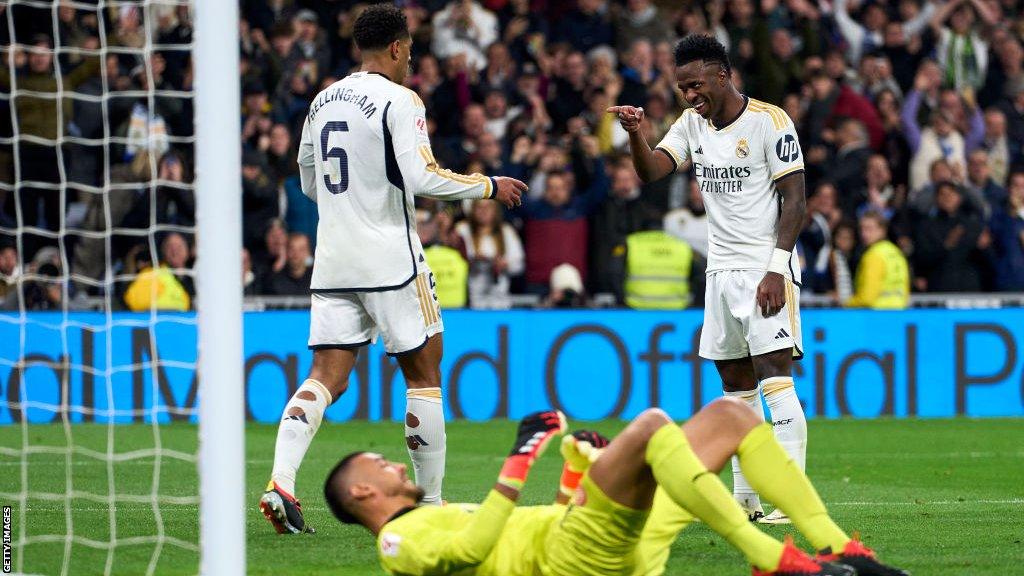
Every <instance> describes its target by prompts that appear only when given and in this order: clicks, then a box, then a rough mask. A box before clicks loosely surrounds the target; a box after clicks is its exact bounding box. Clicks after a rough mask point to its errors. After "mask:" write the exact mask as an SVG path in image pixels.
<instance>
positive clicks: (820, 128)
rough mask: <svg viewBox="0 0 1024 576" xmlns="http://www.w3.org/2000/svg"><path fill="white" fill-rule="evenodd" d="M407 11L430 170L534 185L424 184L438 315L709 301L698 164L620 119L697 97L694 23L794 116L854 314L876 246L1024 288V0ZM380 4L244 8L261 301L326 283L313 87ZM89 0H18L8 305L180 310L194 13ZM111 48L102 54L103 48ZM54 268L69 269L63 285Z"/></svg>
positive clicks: (269, 2)
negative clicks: (305, 167) (679, 59)
mask: <svg viewBox="0 0 1024 576" xmlns="http://www.w3.org/2000/svg"><path fill="white" fill-rule="evenodd" d="M398 4H399V5H400V6H402V7H403V9H404V11H405V13H406V15H407V18H408V22H409V28H410V30H411V32H412V37H413V40H414V44H413V74H411V76H410V79H409V81H408V85H409V88H411V89H413V90H415V91H416V92H417V93H418V94H419V95H420V97H421V98H422V99H423V101H424V102H425V103H426V107H427V117H428V119H429V131H430V134H431V140H432V144H433V148H434V155H435V156H436V157H437V159H438V161H439V163H441V164H442V165H443V166H444V167H446V168H450V169H452V170H455V171H458V172H463V173H472V172H481V173H485V174H492V175H508V176H513V177H516V178H519V179H521V180H524V181H526V182H527V183H529V185H530V191H529V194H528V197H527V198H526V199H525V202H524V205H523V206H522V207H521V208H519V209H517V210H512V211H505V210H503V209H502V208H501V207H500V206H499V205H498V204H497V203H493V202H460V203H453V204H444V203H439V202H435V201H431V200H425V199H421V200H420V201H418V203H417V224H418V231H419V235H420V238H421V240H422V241H423V243H424V245H425V246H428V253H429V255H430V259H431V267H432V269H433V270H434V273H435V275H436V276H437V280H438V284H439V297H440V298H441V300H442V305H443V306H448V307H452V306H456V307H457V306H472V307H476V308H505V307H508V306H510V305H511V304H512V303H513V302H514V301H515V298H514V295H516V294H535V295H537V296H538V298H539V299H540V301H541V302H542V305H545V306H554V307H563V306H570V307H571V306H585V305H587V304H588V303H589V302H590V299H591V297H592V296H593V295H595V294H607V295H612V296H610V297H608V298H614V301H615V302H617V303H619V304H624V305H625V304H628V305H630V306H633V307H637V308H646V307H649V308H681V307H685V306H688V305H700V304H701V299H702V296H703V287H702V284H703V266H704V257H705V255H706V252H707V224H706V215H705V212H704V206H703V202H702V200H701V196H700V194H699V192H698V191H697V189H696V183H695V181H694V179H693V177H692V174H691V173H690V171H689V170H688V169H686V168H682V169H681V170H680V171H679V172H678V173H676V174H674V175H673V176H672V177H670V178H666V179H664V180H662V181H660V182H657V183H653V184H649V185H641V182H640V180H639V179H638V177H637V175H636V173H635V171H634V170H633V167H632V164H631V162H630V160H629V156H628V145H627V136H626V133H625V132H624V131H622V129H621V128H620V127H619V126H618V124H617V122H616V120H615V118H614V117H613V116H612V115H610V114H606V113H605V112H604V110H605V108H606V107H608V106H610V105H614V104H629V105H634V106H643V107H644V109H645V112H646V117H647V122H646V123H645V124H644V125H643V126H642V129H643V131H644V133H645V135H646V137H647V140H648V142H650V143H651V145H652V146H653V145H654V144H656V143H657V142H658V141H659V140H660V139H661V137H662V136H663V135H664V134H665V133H666V131H667V130H668V129H669V127H670V125H671V124H672V122H673V121H674V120H675V119H676V117H677V116H678V115H679V114H680V113H681V112H682V110H683V109H684V108H685V107H686V103H685V101H684V100H683V99H682V95H681V93H680V92H679V91H678V90H677V89H676V88H675V79H674V68H675V67H674V61H673V46H674V43H675V42H676V40H678V39H679V38H681V37H682V36H683V35H685V34H688V33H693V32H698V33H706V34H711V35H714V36H715V37H716V38H717V39H718V40H720V41H721V42H722V43H723V44H724V45H725V46H726V47H727V48H728V51H729V54H730V57H731V59H732V63H733V80H734V82H735V83H736V85H737V86H738V87H739V89H740V90H741V91H742V92H744V93H746V94H748V95H750V96H751V97H754V98H758V99H760V100H764V101H767V102H770V103H772V104H776V105H778V106H780V107H781V108H783V109H784V110H785V111H786V112H787V113H788V114H789V116H790V117H791V118H792V119H793V121H794V122H795V123H796V126H797V127H798V131H799V134H800V138H801V144H802V147H803V152H804V155H805V161H806V169H807V170H806V183H807V194H808V214H807V220H806V225H805V229H804V231H803V232H802V234H801V235H800V238H799V242H798V248H797V249H798V250H799V252H800V256H801V259H802V262H803V280H804V293H805V294H807V293H814V294H821V295H828V296H829V297H831V298H833V300H834V302H835V303H836V304H839V305H843V304H850V305H857V304H858V303H859V305H864V303H863V301H862V299H858V298H855V297H854V291H855V289H856V287H855V283H854V278H855V277H856V275H857V270H858V266H859V264H860V263H861V260H862V255H863V254H864V252H865V250H866V249H867V248H868V247H869V246H871V245H872V244H874V243H876V242H879V241H882V240H885V239H888V240H890V241H891V242H892V243H893V244H894V245H895V246H897V247H898V249H899V250H898V251H897V253H898V254H902V256H903V258H905V260H906V262H907V264H908V265H909V270H910V278H911V280H910V282H911V285H912V289H913V290H914V291H915V292H982V291H1024V155H1022V144H1024V46H1022V40H1021V38H1022V36H1024V2H1021V1H1018V0H944V1H931V0H874V1H858V0H834V1H832V2H829V1H828V0H818V1H815V0H727V1H710V2H705V3H698V2H685V1H674V2H669V1H652V0H614V1H613V0H575V1H572V0H566V1H564V2H563V1H554V0H482V1H472V0H408V1H403V2H399V3H398ZM365 5H366V4H364V3H360V2H353V1H349V0H242V2H241V4H240V6H241V16H242V21H241V23H240V32H241V44H240V46H239V50H240V53H241V66H240V70H239V74H240V77H241V86H242V93H241V105H242V118H241V121H242V133H241V134H240V140H241V144H242V148H243V158H242V164H243V169H242V187H243V207H244V238H243V241H244V246H245V249H246V250H245V253H244V254H243V255H242V258H243V267H244V274H245V279H244V283H245V293H246V294H247V295H297V296H301V295H304V294H308V289H309V279H310V274H311V266H312V260H313V253H314V249H315V242H316V222H317V216H316V206H315V204H313V203H311V202H309V201H308V200H307V199H306V198H305V197H304V196H303V195H302V192H301V190H300V187H299V179H298V168H297V166H296V163H295V155H296V146H297V141H298V135H299V132H300V129H301V126H302V122H303V118H304V116H305V114H306V112H307V109H308V106H309V104H310V102H311V100H312V98H313V97H314V96H315V94H316V93H317V92H318V91H320V90H321V89H323V88H325V87H326V86H328V85H330V84H331V83H333V82H335V81H337V80H338V79H340V78H342V77H344V76H345V75H346V74H348V73H349V72H351V71H355V70H356V69H358V66H359V54H358V51H357V50H355V48H354V46H353V43H352V40H351V34H352V25H353V22H354V20H355V18H356V16H357V15H358V14H359V12H360V10H361V9H363V8H364V7H365ZM76 6H79V8H76V7H73V6H72V5H70V4H62V5H60V6H59V8H57V9H54V10H50V9H40V8H35V7H32V6H24V5H15V6H14V7H12V8H7V10H11V11H12V13H11V14H6V13H3V14H2V15H3V20H4V21H8V22H9V23H10V24H11V25H10V26H0V44H2V45H3V46H4V49H3V66H0V89H2V91H3V93H4V94H3V100H2V101H0V108H3V110H0V182H2V183H3V184H2V185H0V205H2V210H0V302H3V301H4V300H5V297H6V305H7V306H8V307H14V308H17V307H18V305H19V304H18V300H17V294H16V292H17V291H16V290H14V286H15V285H16V283H17V281H18V278H19V276H23V275H26V274H28V276H24V278H33V279H34V280H32V281H26V282H25V290H24V291H23V292H24V294H25V305H26V306H27V307H29V308H33V309H46V308H60V307H61V305H62V299H67V298H71V299H74V298H79V297H86V296H93V297H95V296H101V295H108V296H109V297H110V301H111V302H113V303H114V305H115V306H127V307H129V308H132V309H148V307H149V305H150V301H149V299H150V298H151V295H153V294H158V299H159V300H160V302H158V303H159V304H160V307H163V308H170V309H187V308H189V307H190V306H191V298H192V296H194V282H193V278H192V274H191V266H192V263H193V260H194V244H195V242H194V235H193V234H192V226H193V225H194V206H195V201H194V195H193V191H192V187H191V184H190V182H191V180H192V176H193V174H192V172H193V170H192V168H193V147H192V136H193V128H192V110H193V102H192V98H191V96H192V95H191V91H192V70H191V56H190V49H189V43H190V42H191V40H192V38H191V35H192V28H191V21H190V18H191V13H190V9H189V8H188V6H186V5H177V4H173V3H168V4H160V3H155V2H154V3H148V4H145V5H143V3H141V2H106V3H104V6H105V8H104V9H103V10H97V9H93V10H86V9H80V8H81V7H80V5H79V4H76ZM4 10H5V7H4V6H0V12H3V11H4ZM55 30H56V32H57V34H56V38H55V37H54V31H55ZM12 34H13V36H12ZM54 46H57V48H58V49H57V50H56V53H55V52H54ZM100 47H103V48H106V51H105V52H104V55H103V57H102V58H100V57H96V56H94V55H93V54H94V53H92V52H90V50H91V49H95V48H100ZM55 66H56V67H57V68H59V70H60V72H61V74H60V75H59V77H58V76H57V75H55V74H54V67H55ZM12 90H13V97H12ZM13 136H17V138H16V139H14V140H12V137H13ZM15 142H16V143H17V146H16V147H15V145H14V144H15ZM15 178H18V179H19V181H20V182H21V186H20V187H18V188H17V192H16V191H15V189H14V187H13V186H12V185H11V183H13V182H14V181H15ZM17 229H20V230H21V231H22V236H21V241H20V242H16V241H15V236H14V232H15V230H17ZM105 231H106V232H105ZM19 250H20V252H19ZM108 263H110V264H111V266H110V267H108V266H107V264H108ZM62 273H63V274H64V275H65V277H67V276H70V281H65V282H63V283H60V282H59V281H56V280H54V281H49V280H47V278H51V277H52V278H57V277H60V276H61V275H62ZM651 277H661V278H663V279H665V278H667V279H670V280H671V282H672V287H670V288H666V287H665V286H660V287H659V286H656V285H650V284H645V283H644V282H645V279H649V278H651ZM151 283H156V284H157V288H158V289H153V288H152V284H151ZM868 305H870V303H868Z"/></svg>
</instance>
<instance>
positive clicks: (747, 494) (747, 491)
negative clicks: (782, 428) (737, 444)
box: [725, 386, 764, 512]
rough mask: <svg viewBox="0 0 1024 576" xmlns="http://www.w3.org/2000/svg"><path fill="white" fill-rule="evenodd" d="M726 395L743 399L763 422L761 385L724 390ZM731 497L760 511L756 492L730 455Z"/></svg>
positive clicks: (744, 506) (749, 508)
mask: <svg viewBox="0 0 1024 576" xmlns="http://www.w3.org/2000/svg"><path fill="white" fill-rule="evenodd" d="M725 395H726V396H729V397H731V398H736V399H739V400H743V402H745V403H746V404H747V406H750V407H751V408H752V409H753V410H754V413H755V414H757V416H758V418H760V419H761V421H762V422H764V406H762V405H761V387H760V386H758V387H757V388H754V389H753V390H737V391H735V392H726V393H725ZM732 497H733V498H735V499H736V501H737V502H739V504H740V506H742V507H743V508H744V509H746V510H750V511H752V512H761V511H763V509H762V508H761V499H760V498H759V497H758V495H757V492H756V491H755V490H754V489H753V488H751V487H750V483H748V482H747V478H746V477H745V476H744V475H743V471H742V470H740V459H739V458H737V457H735V456H733V457H732Z"/></svg>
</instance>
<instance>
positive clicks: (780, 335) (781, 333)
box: [775, 328, 789, 340]
mask: <svg viewBox="0 0 1024 576" xmlns="http://www.w3.org/2000/svg"><path fill="white" fill-rule="evenodd" d="M779 338H789V333H788V332H786V330H785V329H784V328H780V329H779V333H778V334H776V335H775V339H776V340H778V339H779Z"/></svg>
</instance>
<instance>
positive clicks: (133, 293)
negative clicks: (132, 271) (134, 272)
mask: <svg viewBox="0 0 1024 576" xmlns="http://www.w3.org/2000/svg"><path fill="white" fill-rule="evenodd" d="M154 283H155V284H156V289H155V292H154V288H153V284H154ZM154 297H155V298H156V301H155V302H154V301H153V298H154ZM124 302H125V304H127V305H128V309H129V310H131V311H133V312H141V311H145V310H149V309H151V308H155V309H157V310H178V311H181V312H184V311H186V310H188V309H189V307H190V306H191V304H192V301H191V299H190V298H189V297H188V292H186V291H185V288H184V287H183V286H182V285H181V282H179V281H178V279H177V278H175V277H174V273H173V272H171V271H170V269H168V268H167V267H166V266H161V267H159V268H148V269H146V270H143V271H142V272H141V273H139V275H138V277H137V278H135V280H133V281H132V283H131V284H130V285H129V286H128V291H127V292H125V294H124Z"/></svg>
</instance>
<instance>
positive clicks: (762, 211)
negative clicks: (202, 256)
mask: <svg viewBox="0 0 1024 576" xmlns="http://www.w3.org/2000/svg"><path fill="white" fill-rule="evenodd" d="M675 59H676V81H677V83H678V87H679V89H680V90H681V91H682V92H683V95H684V97H685V98H686V101H687V102H688V103H689V104H690V106H691V108H689V109H687V110H686V111H685V112H684V113H683V114H682V115H681V116H680V117H679V119H678V120H676V122H675V123H674V124H673V125H672V127H671V129H670V130H669V132H668V134H666V135H665V138H664V139H663V140H662V141H661V142H660V143H659V144H658V145H657V146H656V147H655V149H654V150H651V147H650V146H649V145H648V143H647V141H646V140H645V139H644V137H643V135H642V134H641V132H640V130H639V128H640V122H641V121H643V117H644V114H643V108H635V107H632V106H614V107H612V108H609V109H608V111H609V112H612V113H615V114H617V115H618V117H619V121H620V123H621V124H622V127H623V128H624V129H625V130H626V131H627V132H628V133H629V145H630V150H631V152H632V156H633V164H634V166H635V167H636V171H637V173H638V174H639V175H640V177H641V178H642V179H643V180H644V181H645V182H652V181H655V180H658V179H661V178H663V177H665V176H667V175H669V174H670V173H672V172H674V171H676V170H678V169H679V168H680V167H681V166H683V165H684V164H685V163H686V161H689V162H690V163H691V164H692V166H693V169H694V172H695V175H696V178H697V182H698V184H699V186H700V191H701V194H702V196H703V198H704V205H705V206H706V207H707V214H708V244H709V250H708V265H707V291H706V297H705V308H704V327H703V330H702V332H701V339H700V355H701V357H703V358H707V359H709V360H714V362H715V366H716V367H717V368H718V373H719V375H721V377H722V387H723V389H724V390H725V394H726V395H728V396H734V397H738V398H741V399H743V400H744V401H746V402H747V404H748V405H750V407H751V408H753V409H754V411H755V412H757V413H758V414H761V415H762V418H763V416H764V411H763V409H762V406H761V394H762V393H763V394H764V398H765V402H766V403H767V404H768V408H769V410H770V411H771V419H772V423H773V425H774V430H775V435H776V438H777V439H778V440H779V442H780V443H781V444H782V446H783V447H784V448H785V449H786V451H787V452H788V453H789V455H790V457H792V459H793V461H794V462H795V463H796V464H797V465H799V466H800V468H801V469H803V468H804V462H805V455H806V451H807V422H806V420H805V418H804V412H803V408H802V406H801V405H800V400H799V399H798V398H797V396H796V391H795V389H794V388H793V378H792V372H791V369H792V363H793V359H794V358H796V359H799V358H800V357H802V356H803V345H802V338H801V334H800V307H799V297H800V265H799V261H798V260H797V255H796V254H795V253H794V250H793V248H794V245H795V243H796V238H797V235H798V234H799V233H800V228H801V226H802V225H803V221H804V212H805V200H804V177H803V171H804V170H803V168H804V164H803V155H802V154H801V152H800V143H799V139H798V137H797V134H796V129H795V128H794V126H793V122H792V120H790V118H789V116H787V115H786V113H785V112H784V111H783V110H782V109H780V108H778V107H776V106H772V105H771V104H767V103H764V102H759V101H757V100H754V99H752V98H749V97H747V96H745V95H743V94H741V93H740V92H739V91H738V90H736V88H735V87H734V86H733V84H732V81H731V75H732V73H731V69H730V65H729V57H728V55H727V54H726V51H725V48H724V47H723V46H722V45H721V44H720V43H719V42H718V41H717V40H715V39H714V38H712V37H710V36H703V35H693V34H691V35H690V36H687V37H686V38H684V39H683V40H681V41H680V42H679V44H678V45H677V46H676V51H675ZM733 477H734V484H733V495H734V496H735V498H736V499H737V500H738V501H739V502H740V505H741V506H743V508H744V509H745V510H746V511H747V513H748V515H749V516H750V518H751V520H756V521H760V522H766V523H777V524H781V523H788V522H789V519H788V518H787V517H786V516H785V514H783V513H782V511H781V510H777V511H775V512H773V513H772V514H769V515H768V516H765V515H764V512H763V510H762V508H761V502H760V499H759V498H758V496H757V494H756V492H755V491H754V490H753V489H752V488H750V485H749V484H748V483H747V482H746V479H745V478H744V477H743V474H742V472H741V471H740V469H739V465H738V463H737V462H736V461H735V460H734V461H733Z"/></svg>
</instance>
